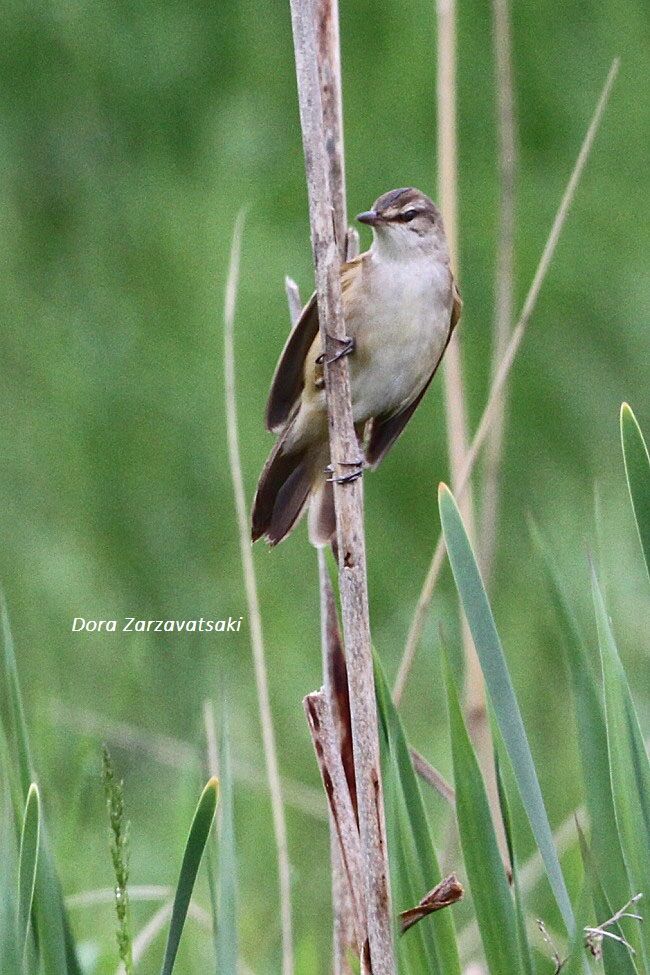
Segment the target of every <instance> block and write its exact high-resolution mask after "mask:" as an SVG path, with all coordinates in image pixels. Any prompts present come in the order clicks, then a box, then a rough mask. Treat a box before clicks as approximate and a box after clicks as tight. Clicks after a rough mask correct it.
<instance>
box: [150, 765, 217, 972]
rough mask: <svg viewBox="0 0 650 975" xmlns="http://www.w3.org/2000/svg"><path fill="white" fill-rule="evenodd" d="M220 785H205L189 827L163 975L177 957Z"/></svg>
mask: <svg viewBox="0 0 650 975" xmlns="http://www.w3.org/2000/svg"><path fill="white" fill-rule="evenodd" d="M218 789H219V783H218V781H217V779H215V778H212V779H210V781H209V782H208V784H207V785H206V787H205V789H204V790H203V792H202V794H201V798H200V799H199V803H198V805H197V807H196V812H195V813H194V819H193V820H192V825H191V826H190V832H189V835H188V837H187V843H186V844H185V852H184V854H183V862H182V864H181V872H180V876H179V878H178V885H177V887H176V894H175V895H174V906H173V909H172V917H171V921H170V924H169V934H168V936H167V946H166V948H165V958H164V961H163V966H162V975H171V973H172V971H173V969H174V963H175V961H176V955H177V953H178V946H179V943H180V940H181V935H182V933H183V926H184V924H185V919H186V917H187V910H188V908H189V906H190V900H191V897H192V891H193V889H194V883H195V881H196V875H197V873H198V872H199V867H200V865H201V858H202V856H203V851H204V849H205V845H206V843H207V841H208V836H209V835H210V829H211V827H212V820H213V819H214V813H215V809H216V807H217V793H218Z"/></svg>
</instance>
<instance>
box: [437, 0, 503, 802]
mask: <svg viewBox="0 0 650 975" xmlns="http://www.w3.org/2000/svg"><path fill="white" fill-rule="evenodd" d="M437 18H438V32H437V39H438V44H437V54H438V58H437V84H436V101H437V117H438V187H439V189H438V196H439V201H440V208H441V210H442V215H443V218H444V221H445V229H446V232H447V238H448V241H449V251H450V254H451V266H452V270H453V271H454V274H455V275H458V268H459V254H458V239H459V231H458V193H457V188H458V146H457V118H456V2H455V0H438V3H437ZM459 334H460V333H459V330H456V332H455V333H454V335H453V336H452V340H451V342H450V343H449V348H448V349H447V353H446V355H445V360H444V363H443V375H444V388H445V403H446V411H445V412H446V417H447V442H448V449H449V468H450V473H451V483H452V487H453V489H454V491H455V493H456V496H457V497H459V495H458V483H459V480H460V476H461V471H462V469H463V465H464V463H465V457H466V455H467V443H468V435H467V404H466V397H465V386H464V382H463V368H462V361H461V354H460V338H459ZM459 504H460V507H461V512H462V515H463V518H464V521H465V524H466V526H467V530H468V533H469V537H470V538H472V539H474V538H475V525H474V505H473V501H472V495H471V491H469V490H468V491H467V492H466V494H465V495H464V497H463V498H462V499H461V498H459ZM461 630H462V638H463V648H464V655H465V707H466V710H467V713H468V719H469V721H468V723H469V730H470V734H471V735H472V738H473V740H474V742H475V745H476V748H477V753H478V759H479V764H480V766H481V768H482V769H483V771H484V772H485V773H487V781H488V782H490V781H491V778H493V776H491V775H490V764H491V761H492V743H491V737H490V731H489V726H488V722H487V714H486V709H485V689H484V687H483V676H482V673H481V668H480V665H479V662H478V657H477V655H476V650H475V648H474V643H473V640H472V635H471V633H470V631H469V627H468V625H467V622H466V620H465V617H464V616H462V615H461ZM492 771H493V770H492ZM492 791H493V792H495V793H496V788H495V789H494V790H492Z"/></svg>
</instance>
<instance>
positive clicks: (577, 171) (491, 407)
mask: <svg viewBox="0 0 650 975" xmlns="http://www.w3.org/2000/svg"><path fill="white" fill-rule="evenodd" d="M618 67H619V59H618V58H615V59H614V60H613V62H612V65H611V67H610V69H609V73H608V75H607V79H606V81H605V84H604V86H603V89H602V91H601V94H600V97H599V99H598V103H597V105H596V108H595V110H594V114H593V116H592V118H591V122H590V123H589V128H588V129H587V132H586V135H585V137H584V139H583V142H582V145H581V147H580V152H579V153H578V158H577V159H576V162H575V165H574V167H573V171H572V173H571V176H570V177H569V181H568V183H567V186H566V189H565V191H564V195H563V197H562V200H561V202H560V205H559V207H558V209H557V212H556V214H555V218H554V220H553V225H552V227H551V230H550V233H549V235H548V238H547V240H546V244H545V246H544V250H543V252H542V256H541V257H540V260H539V264H538V265H537V270H536V271H535V276H534V278H533V281H532V284H531V286H530V288H529V290H528V294H527V295H526V300H525V302H524V307H523V309H522V311H521V315H520V316H519V321H518V322H517V325H516V326H515V328H514V330H513V333H512V335H511V337H510V341H509V342H508V347H507V349H506V352H505V354H504V356H503V358H502V360H501V362H500V364H499V368H498V370H497V372H496V375H495V377H494V381H493V383H492V387H491V389H490V395H489V397H488V401H487V403H486V405H485V408H484V410H483V413H482V416H481V419H480V421H479V424H478V427H477V429H476V433H475V434H474V438H473V440H472V444H471V447H470V449H469V451H468V453H467V457H466V459H465V464H464V467H463V471H462V475H461V477H460V479H459V484H458V487H457V489H456V494H457V497H458V498H460V497H462V495H463V494H464V492H465V489H466V487H467V485H468V482H469V479H470V476H471V474H472V471H473V470H474V465H475V463H476V459H477V457H478V455H479V453H480V450H481V448H482V446H483V444H484V443H485V439H486V436H487V434H488V432H489V430H490V427H491V425H492V422H493V420H494V416H495V411H496V403H498V401H499V397H500V396H501V391H502V389H503V386H504V384H505V382H506V380H507V378H508V375H509V374H510V370H511V369H512V366H513V363H514V361H515V358H516V355H517V352H518V350H519V346H520V345H521V342H522V339H523V337H524V335H525V333H526V328H527V327H528V322H529V320H530V317H531V315H532V313H533V311H534V309H535V305H536V303H537V298H538V297H539V292H540V290H541V287H542V284H543V283H544V278H545V277H546V274H547V272H548V269H549V266H550V263H551V260H552V259H553V254H554V253H555V248H556V246H557V242H558V240H559V238H560V234H561V232H562V228H563V226H564V222H565V220H566V218H567V215H568V213H569V210H570V208H571V204H572V202H573V198H574V196H575V192H576V189H577V186H578V183H579V182H580V178H581V176H582V173H583V170H584V168H585V164H586V162H587V159H588V157H589V153H590V152H591V148H592V146H593V143H594V139H595V138H596V133H597V131H598V128H599V126H600V122H601V119H602V117H603V113H604V111H605V107H606V105H607V101H608V99H609V95H610V92H611V89H612V85H613V84H614V80H615V78H616V74H617V72H618ZM444 545H445V543H444V538H443V536H442V534H441V535H440V536H439V538H438V543H437V545H436V547H435V549H434V552H433V556H432V559H431V563H430V565H429V570H428V572H427V576H426V578H425V580H424V584H423V586H422V590H421V592H420V596H419V599H418V603H417V606H416V609H415V613H414V616H413V621H412V623H411V628H410V630H409V634H408V637H407V641H406V646H405V648H404V653H403V656H402V660H401V663H400V667H399V671H398V674H397V678H396V680H395V685H394V688H393V697H394V700H395V702H396V703H399V700H400V698H401V696H402V694H403V692H404V687H405V686H406V681H407V679H408V675H409V672H410V670H411V666H412V664H413V659H414V657H415V653H416V650H417V647H418V645H419V643H420V639H421V637H422V630H423V628H424V622H425V618H426V614H427V612H428V610H429V606H430V605H431V598H432V596H433V590H434V588H435V585H436V582H437V581H438V575H439V574H440V569H441V568H442V563H443V559H444V552H445V549H444Z"/></svg>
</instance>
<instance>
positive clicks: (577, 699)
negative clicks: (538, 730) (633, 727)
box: [531, 525, 634, 904]
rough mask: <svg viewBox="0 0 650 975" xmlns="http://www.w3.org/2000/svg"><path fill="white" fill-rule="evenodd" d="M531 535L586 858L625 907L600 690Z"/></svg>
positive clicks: (626, 889)
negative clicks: (566, 711) (579, 798)
mask: <svg viewBox="0 0 650 975" xmlns="http://www.w3.org/2000/svg"><path fill="white" fill-rule="evenodd" d="M531 534H532V538H533V542H534V544H535V547H536V548H537V550H538V551H539V553H540V555H541V558H542V562H543V564H544V567H545V569H546V575H547V579H548V582H549V587H550V591H551V597H552V601H553V606H554V609H555V612H556V616H557V617H558V620H559V623H560V628H561V643H562V646H563V650H564V657H565V660H566V665H567V667H568V670H569V675H570V679H571V689H572V692H573V699H574V704H575V717H576V725H577V732H578V749H579V752H580V761H581V764H582V773H583V781H584V788H585V798H586V805H587V810H588V812H589V820H590V823H591V837H592V849H591V853H592V856H593V858H594V860H595V865H596V866H597V868H598V872H599V874H600V876H601V877H602V878H604V879H605V890H606V893H607V895H608V897H609V899H610V901H611V902H612V903H614V904H624V903H625V902H626V901H627V900H628V898H629V897H631V896H632V894H633V893H634V891H632V890H630V884H629V880H628V876H627V870H626V868H625V863H624V861H623V854H622V852H621V844H620V841H619V838H618V827H617V824H616V814H615V811H614V797H613V795H612V784H611V778H610V773H609V759H608V752H607V728H606V726H605V713H604V710H603V702H602V699H601V694H600V689H599V687H598V686H597V684H596V679H595V675H594V672H593V670H592V667H591V665H590V663H589V660H588V658H587V654H586V651H585V647H584V643H583V639H582V636H581V634H580V632H579V629H578V625H577V622H576V619H575V616H574V613H573V610H572V608H571V605H570V602H569V599H568V597H567V595H566V592H565V590H564V586H563V584H562V582H561V580H560V578H559V575H558V573H557V569H556V566H555V564H554V562H553V559H552V557H551V554H550V552H549V550H548V547H547V546H546V544H545V543H544V540H543V538H542V536H541V534H540V532H539V531H538V529H537V528H536V527H535V526H534V525H531Z"/></svg>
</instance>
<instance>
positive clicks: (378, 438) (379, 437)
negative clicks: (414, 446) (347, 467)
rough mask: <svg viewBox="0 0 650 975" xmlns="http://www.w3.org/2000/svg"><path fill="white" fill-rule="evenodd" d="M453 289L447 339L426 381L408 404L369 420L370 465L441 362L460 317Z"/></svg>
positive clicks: (383, 452) (387, 447) (385, 450)
mask: <svg viewBox="0 0 650 975" xmlns="http://www.w3.org/2000/svg"><path fill="white" fill-rule="evenodd" d="M453 289H454V303H453V306H452V309H451V318H450V321H449V332H448V333H447V340H446V342H445V345H444V348H443V350H442V352H441V353H440V358H439V359H438V361H437V362H436V364H435V366H434V369H433V372H432V373H431V375H430V376H429V378H428V379H427V381H426V383H425V384H424V386H423V387H422V389H421V391H420V392H419V393H418V395H417V396H416V397H415V399H414V400H413V401H412V402H411V403H409V404H408V406H405V407H403V408H402V409H401V410H400V411H399V412H398V413H392V414H391V415H389V416H383V417H382V416H377V417H374V419H373V420H372V421H371V426H370V437H369V439H368V445H367V447H366V462H367V463H368V464H369V465H370V466H371V467H376V466H377V465H378V464H379V462H380V461H381V460H383V458H384V457H385V456H386V454H387V453H388V451H389V450H390V448H391V447H392V446H393V444H394V443H395V441H396V440H397V438H398V437H399V436H400V434H401V433H402V431H403V429H404V427H405V426H406V424H407V423H408V421H409V420H410V419H411V417H412V416H413V414H414V413H415V411H416V409H417V408H418V406H419V404H420V400H421V399H422V397H423V396H424V394H425V393H426V391H427V389H428V388H429V385H430V383H431V380H432V379H433V377H434V376H435V374H436V372H437V370H438V366H439V365H440V363H441V362H442V358H443V356H444V354H445V352H446V351H447V346H448V345H449V341H450V339H451V336H452V334H453V331H454V329H455V328H456V325H457V324H458V319H459V318H460V313H461V310H462V307H463V302H462V299H461V297H460V292H459V291H458V288H457V287H456V284H455V283H454V284H453Z"/></svg>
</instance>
